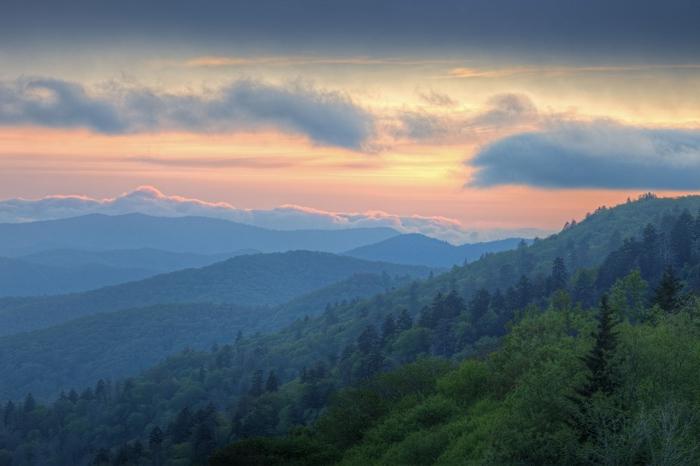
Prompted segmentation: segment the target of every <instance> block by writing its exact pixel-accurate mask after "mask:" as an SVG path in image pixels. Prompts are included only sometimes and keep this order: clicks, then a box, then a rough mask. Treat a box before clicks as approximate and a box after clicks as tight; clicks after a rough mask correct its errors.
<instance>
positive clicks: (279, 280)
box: [0, 251, 429, 335]
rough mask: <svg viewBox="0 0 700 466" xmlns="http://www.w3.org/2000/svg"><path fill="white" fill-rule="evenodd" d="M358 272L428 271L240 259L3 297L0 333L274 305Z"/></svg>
mask: <svg viewBox="0 0 700 466" xmlns="http://www.w3.org/2000/svg"><path fill="white" fill-rule="evenodd" d="M361 273H374V274H382V273H386V274H388V275H389V276H395V275H410V276H425V275H427V274H428V273H429V269H427V268H425V267H420V266H405V265H395V264H388V263H382V262H370V261H364V260H361V259H355V258H352V257H345V256H337V255H333V254H329V253H322V252H309V251H293V252H287V253H273V254H255V255H244V256H238V257H234V258H232V259H229V260H226V261H223V262H219V263H216V264H213V265H210V266H207V267H202V268H199V269H187V270H181V271H177V272H172V273H168V274H162V275H157V276H155V277H151V278H147V279H145V280H141V281H137V282H130V283H125V284H121V285H116V286H110V287H105V288H101V289H97V290H92V291H88V292H85V293H76V294H68V295H61V296H49V297H39V298H23V299H22V298H6V299H2V300H0V335H9V334H13V333H17V332H23V331H29V330H34V329H39V328H44V327H49V326H52V325H56V324H59V323H61V322H65V321H67V320H70V319H74V318H78V317H81V316H85V315H89V314H96V313H101V312H108V311H115V310H120V309H129V308H134V307H143V306H151V305H157V304H165V303H193V302H216V303H233V304H237V305H240V306H263V305H277V304H282V303H285V302H287V301H290V300H292V299H294V298H295V297H299V296H302V295H304V294H306V293H309V292H311V291H314V290H317V289H319V288H322V287H324V286H328V285H331V284H333V283H336V282H339V281H342V280H344V279H346V278H348V277H350V276H352V275H354V274H361Z"/></svg>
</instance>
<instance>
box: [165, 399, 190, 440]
mask: <svg viewBox="0 0 700 466" xmlns="http://www.w3.org/2000/svg"><path fill="white" fill-rule="evenodd" d="M168 431H169V433H170V437H172V439H173V442H175V443H182V442H185V441H186V440H187V439H189V437H190V435H191V434H192V412H191V411H190V409H189V408H187V407H185V408H183V409H182V410H180V412H179V413H178V415H177V417H176V418H175V420H174V421H173V422H172V423H171V424H170V425H169V426H168Z"/></svg>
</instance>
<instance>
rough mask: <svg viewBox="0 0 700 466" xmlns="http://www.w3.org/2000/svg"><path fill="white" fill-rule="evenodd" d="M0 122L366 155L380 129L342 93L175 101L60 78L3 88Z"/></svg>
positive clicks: (247, 85) (240, 85)
mask: <svg viewBox="0 0 700 466" xmlns="http://www.w3.org/2000/svg"><path fill="white" fill-rule="evenodd" d="M0 124H4V125H16V124H33V125H40V126H51V127H64V128H72V127H86V128H89V129H92V130H94V131H98V132H103V133H110V134H112V133H129V132H142V131H157V130H163V129H175V130H185V131H221V132H235V131H241V130H250V129H259V128H268V127H272V128H277V129H280V130H283V131H287V132H291V133H297V134H303V135H306V136H308V137H309V138H310V139H311V140H312V141H314V142H315V143H318V144H322V145H329V146H338V147H345V148H350V149H361V148H362V146H363V144H364V143H365V142H366V141H367V139H368V138H370V137H371V136H372V134H373V130H374V119H373V116H372V115H371V114H370V113H369V112H367V111H365V110H364V109H362V108H360V107H359V106H357V105H356V104H355V103H353V102H352V100H350V99H349V98H348V97H347V96H345V95H343V94H341V93H338V92H329V91H323V90H319V89H316V88H314V87H312V86H309V85H303V84H299V83H296V84H290V85H287V86H276V85H270V84H265V83H261V82H256V81H250V80H244V81H236V82H234V83H231V84H229V85H228V86H225V87H223V88H221V89H218V90H216V91H211V92H207V93H203V94H188V95H175V94H165V93H157V92H155V91H153V90H151V89H147V88H122V87H119V86H112V87H111V88H110V89H108V90H107V91H105V92H102V93H99V94H97V93H90V92H88V90H86V89H85V88H84V87H83V86H81V85H80V84H76V83H71V82H66V81H60V80H56V79H20V80H17V81H15V82H11V83H0Z"/></svg>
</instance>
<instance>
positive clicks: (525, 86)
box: [0, 0, 700, 242]
mask: <svg viewBox="0 0 700 466" xmlns="http://www.w3.org/2000/svg"><path fill="white" fill-rule="evenodd" d="M698 18H700V3H698V2H696V1H673V0H672V1H665V2H651V1H647V0H640V1H637V2H633V3H631V2H627V1H600V0H590V1H587V2H581V1H567V0H558V1H554V0H530V1H527V2H525V1H522V0H490V1H486V0H478V1H474V0H472V1H467V0H463V1H456V0H441V1H431V2H418V1H399V0H374V1H366V0H358V1H353V2H347V1H346V2H341V1H327V0H296V1H289V0H284V1H283V0H258V1H255V2H242V1H230V0H229V1H225V0H207V1H203V2H184V1H179V0H170V1H164V0H155V1H151V2H141V1H139V2H137V1H135V0H125V1H120V2H114V1H97V0H92V1H89V2H88V1H83V0H77V1H71V2H64V1H50V0H22V1H18V0H8V1H5V2H3V3H2V6H0V199H6V200H14V201H6V202H4V203H0V220H2V221H26V220H32V219H42V218H53V217H56V216H57V215H63V214H61V212H73V213H75V212H77V211H74V210H71V209H68V210H66V209H65V208H64V206H63V205H61V207H60V208H59V207H56V206H57V204H58V201H57V199H63V201H62V202H66V201H65V199H68V200H69V201H70V202H73V201H74V200H75V199H87V200H88V201H89V202H88V204H89V207H88V210H90V209H93V208H97V207H95V206H98V207H99V208H100V209H105V210H109V209H108V208H107V207H104V206H113V205H114V203H112V204H110V200H115V199H117V200H119V199H134V198H137V199H141V200H143V199H146V201H147V205H148V206H150V207H148V209H152V206H153V203H154V202H156V203H160V204H163V205H165V207H163V208H162V209H164V210H162V211H163V212H167V211H168V209H170V210H169V211H171V212H173V210H172V209H173V208H172V203H173V202H178V201H183V200H185V201H187V202H189V204H187V202H185V205H186V206H191V205H193V204H192V202H195V201H197V202H200V204H197V203H196V202H195V204H196V205H199V206H208V205H209V204H214V205H217V204H219V205H224V206H226V209H229V210H227V211H226V212H227V213H226V215H233V214H231V209H233V210H232V211H235V212H266V214H264V215H263V216H262V217H264V218H265V220H264V221H263V220H259V218H262V217H260V215H258V216H257V217H256V216H255V215H252V214H246V215H248V217H246V218H247V219H248V220H247V221H249V222H253V221H254V220H252V218H253V217H255V218H258V220H256V221H258V222H263V223H264V224H265V225H266V226H270V227H275V228H294V227H299V226H309V225H310V226H324V225H333V226H338V225H341V226H343V225H345V226H355V225H359V224H362V225H365V224H367V223H365V222H369V224H384V223H385V222H387V221H388V220H387V219H391V220H390V221H389V223H391V222H394V224H398V225H399V227H400V229H404V230H405V231H420V232H426V233H430V234H432V235H434V236H438V237H442V238H444V239H448V240H450V241H453V242H461V241H467V240H470V239H474V238H475V236H474V232H480V236H478V237H479V238H490V237H494V236H497V237H500V236H503V235H507V234H508V233H512V232H515V233H523V232H524V231H532V232H535V231H537V232H546V231H556V230H558V229H560V228H561V227H562V225H563V224H564V223H565V222H566V221H568V220H570V219H572V218H581V217H583V216H584V215H585V213H586V212H589V211H592V210H594V209H595V208H596V207H598V206H600V205H611V204H616V203H620V202H623V201H624V200H625V199H627V198H628V197H635V196H637V195H638V194H640V193H642V192H646V191H654V192H657V193H658V194H660V195H679V194H686V193H693V192H696V191H697V190H698V189H700V59H698V57H700V28H697V26H696V23H697V19H698ZM140 187H145V188H140ZM70 196H79V197H70ZM17 199H25V200H34V201H33V202H34V203H33V204H32V208H31V209H30V210H29V211H28V210H27V208H26V205H27V204H26V202H24V201H22V202H20V201H17ZM71 200H73V201H71ZM42 201H43V202H42ZM18 202H19V204H18ZM91 202H92V203H91ZM20 204H21V205H22V206H24V207H23V208H22V209H24V210H22V209H20V210H21V211H20V210H17V211H13V210H12V209H18V208H17V205H20ZM160 204H159V205H160ZM117 205H120V206H123V205H130V206H132V208H134V209H135V208H136V207H133V205H134V204H133V203H131V204H125V203H124V202H120V203H118V204H117ZM90 206H91V207H90ZM290 206H292V209H291V210H292V211H293V212H295V215H291V216H290V215H289V212H290ZM188 208H189V207H188ZM42 209H44V210H42ZM47 209H48V210H47ZM61 209H63V210H61ZM144 209H145V210H148V209H147V208H145V207H144ZM13 212H15V213H13ZM158 212H161V210H158ZM174 212H180V210H178V209H175V210H174ZM273 213H274V215H272V214H273ZM300 213H303V214H304V215H301V214H300ZM236 215H239V214H236ZM251 215H252V217H251ZM234 217H235V216H234ZM319 219H321V220H319ZM328 219H333V220H328ZM343 219H345V220H343ZM347 219H353V220H352V221H348V220H347ZM357 219H361V220H362V221H360V222H358V221H357ZM329 221H330V223H328V222H329ZM348 222H349V223H348ZM397 222H398V223H397ZM526 229H529V230H526ZM489 232H490V233H489Z"/></svg>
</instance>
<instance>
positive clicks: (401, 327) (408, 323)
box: [396, 309, 413, 332]
mask: <svg viewBox="0 0 700 466" xmlns="http://www.w3.org/2000/svg"><path fill="white" fill-rule="evenodd" d="M411 327H413V319H412V318H411V315H410V314H409V313H408V309H403V310H402V311H401V314H399V318H398V320H397V321H396V328H397V330H398V331H399V332H403V331H405V330H408V329H410V328H411Z"/></svg>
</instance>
